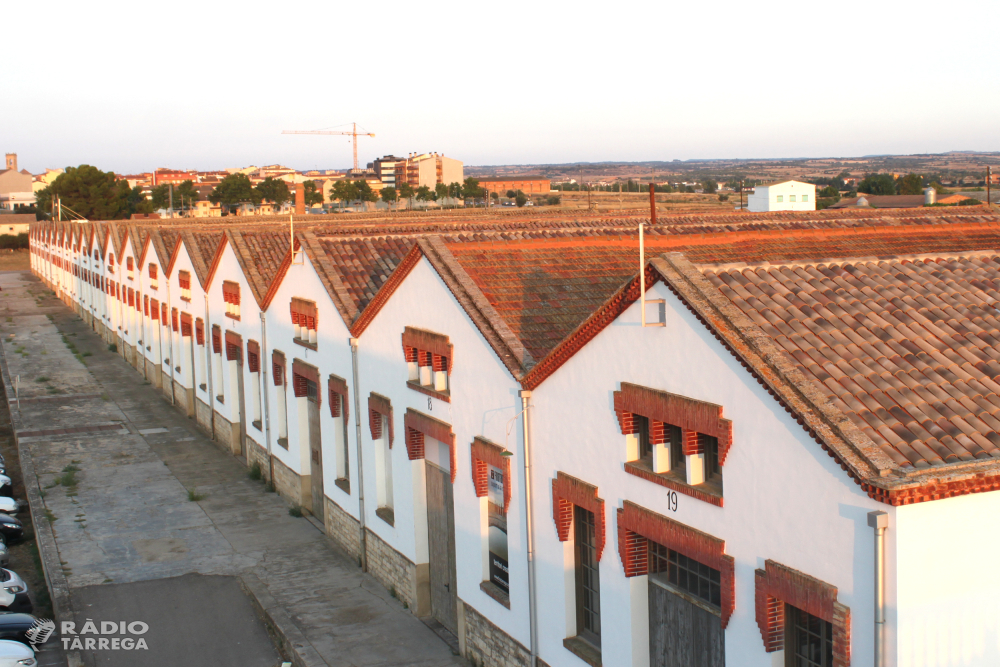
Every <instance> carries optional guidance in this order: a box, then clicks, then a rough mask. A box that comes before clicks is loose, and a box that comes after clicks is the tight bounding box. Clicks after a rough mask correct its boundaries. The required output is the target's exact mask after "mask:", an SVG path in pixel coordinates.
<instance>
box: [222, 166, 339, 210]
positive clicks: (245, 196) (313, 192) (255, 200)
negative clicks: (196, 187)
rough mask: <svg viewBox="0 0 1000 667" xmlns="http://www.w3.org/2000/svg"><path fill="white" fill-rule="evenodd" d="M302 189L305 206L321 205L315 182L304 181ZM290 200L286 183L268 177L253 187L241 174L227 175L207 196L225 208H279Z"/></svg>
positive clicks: (321, 197)
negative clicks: (245, 206) (263, 204)
mask: <svg viewBox="0 0 1000 667" xmlns="http://www.w3.org/2000/svg"><path fill="white" fill-rule="evenodd" d="M302 187H303V188H305V200H306V206H315V205H316V204H322V203H323V193H322V192H321V191H320V190H319V188H317V187H316V182H315V181H305V183H303V184H302ZM291 198H292V192H291V190H289V189H288V183H287V182H285V181H283V180H281V179H278V178H273V177H271V176H268V177H267V178H265V179H264V180H263V181H261V182H260V183H258V184H257V185H254V184H253V182H252V181H251V180H250V177H249V176H247V175H246V174H241V173H235V174H229V175H228V176H226V177H225V178H223V179H222V180H221V181H219V184H218V185H217V186H215V189H213V190H212V193H211V194H210V195H208V200H209V201H210V202H212V203H213V204H219V205H221V206H225V207H226V208H235V207H237V206H240V205H242V204H254V205H255V206H256V205H259V204H260V203H261V202H269V203H271V204H273V205H275V206H281V205H282V204H284V203H285V202H287V201H289V200H291Z"/></svg>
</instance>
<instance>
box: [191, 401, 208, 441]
mask: <svg viewBox="0 0 1000 667" xmlns="http://www.w3.org/2000/svg"><path fill="white" fill-rule="evenodd" d="M194 415H195V421H197V422H198V426H199V427H200V428H201V430H202V431H204V432H205V433H206V434H208V436H209V437H211V436H212V408H210V407H208V405H206V404H205V402H204V401H202V400H201V399H200V398H195V399H194Z"/></svg>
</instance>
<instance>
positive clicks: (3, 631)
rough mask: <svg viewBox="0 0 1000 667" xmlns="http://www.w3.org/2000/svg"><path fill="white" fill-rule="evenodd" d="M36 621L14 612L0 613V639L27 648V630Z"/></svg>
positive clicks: (28, 616)
mask: <svg viewBox="0 0 1000 667" xmlns="http://www.w3.org/2000/svg"><path fill="white" fill-rule="evenodd" d="M37 620H38V619H37V618H35V617H34V616H32V615H31V614H22V613H19V612H14V611H0V639H9V640H12V641H15V642H21V643H22V644H24V645H25V646H29V645H30V643H29V642H28V635H27V634H26V633H27V632H28V629H29V628H31V626H32V625H34V624H35V621H37Z"/></svg>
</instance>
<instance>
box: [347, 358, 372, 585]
mask: <svg viewBox="0 0 1000 667" xmlns="http://www.w3.org/2000/svg"><path fill="white" fill-rule="evenodd" d="M350 343H351V363H352V365H353V367H354V368H353V372H354V427H355V444H356V445H357V452H358V453H357V458H358V530H360V531H361V536H360V537H361V541H360V546H361V549H360V550H361V571H362V572H367V571H368V540H367V539H366V538H365V473H364V465H363V463H362V457H361V387H359V386H358V339H357V338H351V339H350Z"/></svg>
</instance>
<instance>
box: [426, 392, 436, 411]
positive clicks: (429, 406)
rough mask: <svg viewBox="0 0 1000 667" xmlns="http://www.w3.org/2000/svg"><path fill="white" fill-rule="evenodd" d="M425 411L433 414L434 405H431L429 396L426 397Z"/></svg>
mask: <svg viewBox="0 0 1000 667" xmlns="http://www.w3.org/2000/svg"><path fill="white" fill-rule="evenodd" d="M427 409H428V410H430V411H431V412H434V404H433V403H431V397H430V396H428V397H427Z"/></svg>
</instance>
